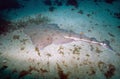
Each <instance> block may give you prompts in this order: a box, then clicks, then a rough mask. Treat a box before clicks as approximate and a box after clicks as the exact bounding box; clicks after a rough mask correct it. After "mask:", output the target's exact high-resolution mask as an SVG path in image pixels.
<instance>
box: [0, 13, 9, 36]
mask: <svg viewBox="0 0 120 79" xmlns="http://www.w3.org/2000/svg"><path fill="white" fill-rule="evenodd" d="M1 16H2V15H1ZM1 16H0V34H5V33H7V32H9V31H10V26H9V25H10V24H11V22H10V21H8V20H6V19H3V18H1Z"/></svg>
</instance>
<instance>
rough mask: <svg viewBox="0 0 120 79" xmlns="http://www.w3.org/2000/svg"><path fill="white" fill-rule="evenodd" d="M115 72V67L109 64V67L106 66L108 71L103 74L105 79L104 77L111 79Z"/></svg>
mask: <svg viewBox="0 0 120 79" xmlns="http://www.w3.org/2000/svg"><path fill="white" fill-rule="evenodd" d="M115 70H116V69H115V66H114V65H112V64H109V65H108V70H107V72H106V73H104V75H105V77H106V78H107V79H109V78H111V77H112V76H113V75H114V74H115Z"/></svg>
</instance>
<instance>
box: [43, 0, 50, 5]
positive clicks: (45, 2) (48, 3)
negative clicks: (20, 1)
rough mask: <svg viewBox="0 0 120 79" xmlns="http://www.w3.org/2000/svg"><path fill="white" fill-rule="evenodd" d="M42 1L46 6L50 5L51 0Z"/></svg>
mask: <svg viewBox="0 0 120 79" xmlns="http://www.w3.org/2000/svg"><path fill="white" fill-rule="evenodd" d="M43 3H44V4H45V5H47V6H51V5H52V1H51V0H44V1H43Z"/></svg>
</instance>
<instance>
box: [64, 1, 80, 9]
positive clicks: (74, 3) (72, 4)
mask: <svg viewBox="0 0 120 79" xmlns="http://www.w3.org/2000/svg"><path fill="white" fill-rule="evenodd" d="M66 5H71V6H74V7H75V8H78V6H79V4H78V2H77V0H67V3H66Z"/></svg>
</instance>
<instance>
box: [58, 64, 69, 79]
mask: <svg viewBox="0 0 120 79" xmlns="http://www.w3.org/2000/svg"><path fill="white" fill-rule="evenodd" d="M57 70H58V75H59V78H60V79H68V76H69V73H67V74H65V73H64V72H63V70H62V68H61V67H60V66H59V64H58V63H57Z"/></svg>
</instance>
